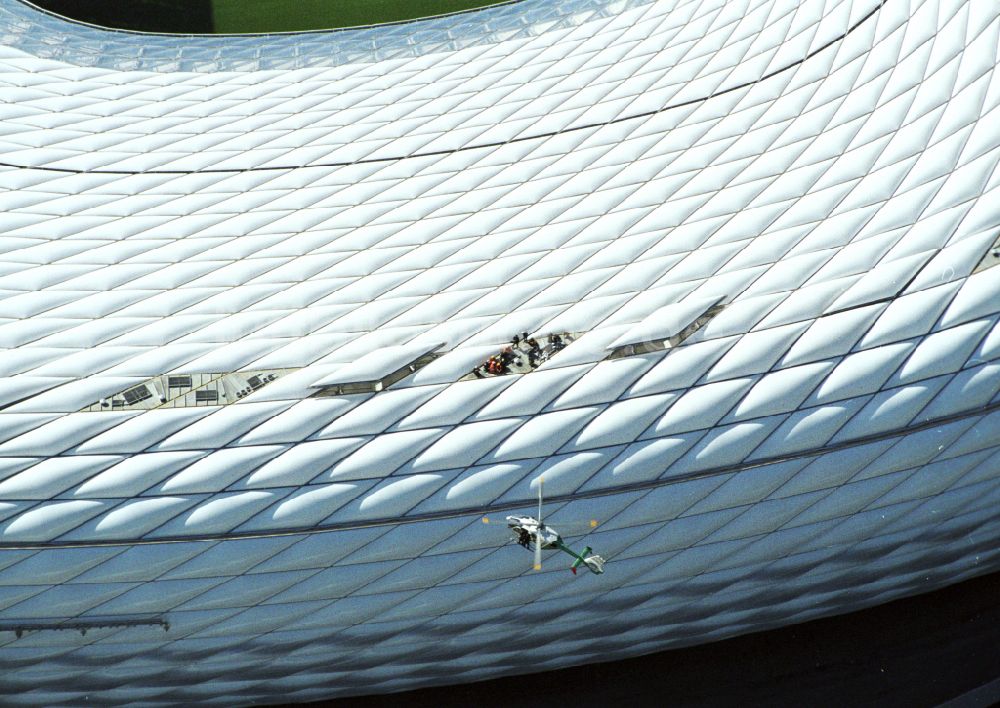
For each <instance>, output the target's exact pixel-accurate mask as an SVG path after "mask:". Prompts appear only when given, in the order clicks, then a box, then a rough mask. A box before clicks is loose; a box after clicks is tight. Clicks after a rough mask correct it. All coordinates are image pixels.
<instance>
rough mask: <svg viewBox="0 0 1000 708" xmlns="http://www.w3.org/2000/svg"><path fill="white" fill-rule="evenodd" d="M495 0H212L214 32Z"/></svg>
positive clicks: (358, 21) (401, 14)
mask: <svg viewBox="0 0 1000 708" xmlns="http://www.w3.org/2000/svg"><path fill="white" fill-rule="evenodd" d="M494 4H496V0H353V1H347V2H345V1H342V0H212V14H213V21H214V26H215V31H216V32H219V33H225V34H238V33H246V32H294V31H301V30H316V29H332V28H335V27H355V26H358V25H374V24H379V23H382V22H398V21H400V20H412V19H417V18H419V17H428V16H430V15H443V14H445V13H448V12H458V11H460V10H469V9H472V8H476V7H485V6H487V5H494Z"/></svg>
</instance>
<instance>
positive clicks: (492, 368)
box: [473, 332, 569, 378]
mask: <svg viewBox="0 0 1000 708" xmlns="http://www.w3.org/2000/svg"><path fill="white" fill-rule="evenodd" d="M566 336H567V337H568V336H569V335H566ZM543 339H544V338H543ZM566 344H567V342H566V341H565V340H564V339H563V337H562V336H561V335H558V334H551V335H549V337H548V342H547V345H546V346H545V347H543V346H542V345H541V344H539V343H538V340H537V339H535V338H534V337H530V336H528V333H527V332H522V333H521V334H520V335H517V334H515V335H514V337H513V339H511V340H510V344H508V345H507V346H505V347H504V348H503V349H502V350H500V353H499V354H494V355H493V356H491V357H490V358H489V359H487V360H486V361H485V362H484V363H483V364H481V365H480V366H478V367H476V369H475V370H474V371H473V373H474V374H475V375H476V377H477V378H485V377H486V376H502V375H504V374H512V373H526V372H527V371H530V370H532V369H534V368H535V367H537V366H538V365H539V364H541V363H542V362H543V361H545V360H546V359H548V358H549V357H551V356H552V355H553V354H555V353H556V352H558V351H560V350H561V349H564V348H565V347H566ZM525 359H527V362H528V367H527V369H525V367H524V361H525Z"/></svg>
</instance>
